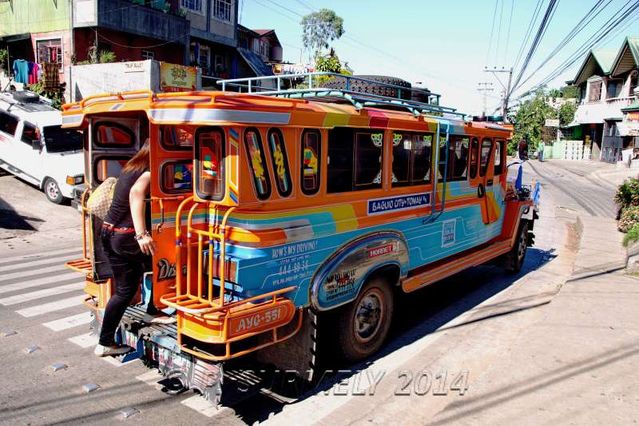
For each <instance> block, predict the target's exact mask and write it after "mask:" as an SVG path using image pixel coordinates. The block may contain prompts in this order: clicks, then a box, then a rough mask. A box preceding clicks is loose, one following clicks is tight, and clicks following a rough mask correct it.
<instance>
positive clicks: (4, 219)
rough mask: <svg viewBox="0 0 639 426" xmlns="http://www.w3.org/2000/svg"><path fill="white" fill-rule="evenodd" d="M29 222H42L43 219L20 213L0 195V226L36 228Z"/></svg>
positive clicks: (23, 229) (21, 228)
mask: <svg viewBox="0 0 639 426" xmlns="http://www.w3.org/2000/svg"><path fill="white" fill-rule="evenodd" d="M29 222H43V220H42V219H40V218H37V217H30V216H22V215H20V214H19V213H18V212H16V211H15V210H14V209H13V207H12V206H11V204H9V203H7V202H6V201H4V200H3V199H2V198H1V197H0V228H3V229H17V230H22V231H35V230H36V228H34V227H33V226H32V225H31V224H30V223H29Z"/></svg>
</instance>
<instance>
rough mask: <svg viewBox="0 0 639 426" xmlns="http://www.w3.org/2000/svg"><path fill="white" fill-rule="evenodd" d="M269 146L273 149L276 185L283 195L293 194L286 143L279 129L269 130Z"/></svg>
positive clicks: (272, 163)
mask: <svg viewBox="0 0 639 426" xmlns="http://www.w3.org/2000/svg"><path fill="white" fill-rule="evenodd" d="M268 147H269V150H270V151H271V165H272V166H273V173H274V174H275V186H276V187H277V192H279V193H280V195H281V196H282V197H288V196H289V195H291V190H292V188H291V187H292V185H291V173H290V171H289V168H288V156H287V155H286V146H285V145H284V136H283V135H282V132H281V131H280V130H279V129H270V130H269V131H268Z"/></svg>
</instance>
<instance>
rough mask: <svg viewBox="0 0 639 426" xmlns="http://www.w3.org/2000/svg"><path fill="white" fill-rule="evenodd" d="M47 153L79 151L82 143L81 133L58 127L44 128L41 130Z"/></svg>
mask: <svg viewBox="0 0 639 426" xmlns="http://www.w3.org/2000/svg"><path fill="white" fill-rule="evenodd" d="M42 132H43V137H44V144H45V145H46V147H47V152H51V153H56V152H69V151H78V150H81V149H82V147H83V143H84V138H83V136H82V132H81V131H79V130H73V129H63V128H62V127H60V126H45V127H44V128H43V129H42Z"/></svg>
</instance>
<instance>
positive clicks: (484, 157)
mask: <svg viewBox="0 0 639 426" xmlns="http://www.w3.org/2000/svg"><path fill="white" fill-rule="evenodd" d="M492 148H493V141H492V140H491V139H484V140H483V141H482V142H481V166H480V168H479V175H480V176H482V177H483V176H485V175H486V170H487V169H488V160H489V159H490V153H491V151H492Z"/></svg>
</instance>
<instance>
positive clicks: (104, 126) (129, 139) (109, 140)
mask: <svg viewBox="0 0 639 426" xmlns="http://www.w3.org/2000/svg"><path fill="white" fill-rule="evenodd" d="M93 136H94V138H93V139H94V141H95V144H96V145H97V146H108V147H118V148H129V147H132V146H133V145H134V144H135V134H133V131H132V130H131V129H129V128H128V127H126V126H123V125H122V124H119V123H114V122H111V121H102V122H99V123H98V124H96V125H95V130H94V135H93Z"/></svg>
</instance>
